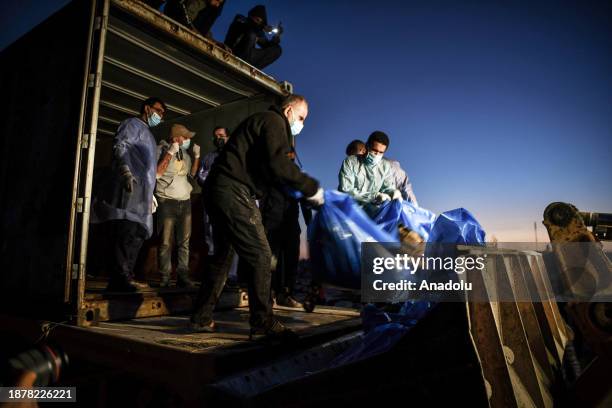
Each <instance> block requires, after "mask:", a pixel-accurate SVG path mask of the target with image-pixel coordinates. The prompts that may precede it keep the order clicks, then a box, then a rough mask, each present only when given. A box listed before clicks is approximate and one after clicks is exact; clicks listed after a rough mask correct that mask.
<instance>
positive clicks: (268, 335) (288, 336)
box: [249, 319, 298, 342]
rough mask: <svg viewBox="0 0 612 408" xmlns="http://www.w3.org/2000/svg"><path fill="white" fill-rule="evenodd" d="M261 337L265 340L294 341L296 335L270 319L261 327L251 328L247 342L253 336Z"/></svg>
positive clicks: (296, 337)
mask: <svg viewBox="0 0 612 408" xmlns="http://www.w3.org/2000/svg"><path fill="white" fill-rule="evenodd" d="M258 335H263V336H264V339H265V340H280V341H288V342H289V341H296V340H297V339H298V336H297V334H295V332H294V331H293V330H291V329H290V328H288V327H286V326H285V325H284V324H282V323H281V322H279V321H278V320H276V319H272V320H271V321H270V323H268V324H265V325H263V326H251V330H250V332H249V340H253V336H258Z"/></svg>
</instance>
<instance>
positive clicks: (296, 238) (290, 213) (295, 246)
mask: <svg viewBox="0 0 612 408" xmlns="http://www.w3.org/2000/svg"><path fill="white" fill-rule="evenodd" d="M260 208H261V215H262V218H263V224H264V228H265V229H266V235H267V237H268V242H269V244H270V249H271V250H272V255H273V256H274V257H276V260H277V263H276V268H274V270H273V271H272V289H274V291H275V292H276V293H277V294H278V293H280V292H282V291H283V290H284V289H285V288H286V289H287V290H288V291H289V294H292V293H293V289H294V287H295V279H296V277H297V267H298V262H299V259H300V232H301V230H300V222H299V216H300V213H299V211H300V209H299V204H298V201H297V200H295V199H293V198H290V197H287V196H286V195H285V193H284V192H283V191H281V190H280V189H276V188H275V189H270V190H269V191H268V192H267V193H266V195H265V197H264V198H263V200H261V202H260Z"/></svg>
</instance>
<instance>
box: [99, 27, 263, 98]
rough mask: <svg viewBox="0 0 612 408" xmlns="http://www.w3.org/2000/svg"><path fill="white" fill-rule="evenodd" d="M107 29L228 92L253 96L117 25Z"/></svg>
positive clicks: (251, 93)
mask: <svg viewBox="0 0 612 408" xmlns="http://www.w3.org/2000/svg"><path fill="white" fill-rule="evenodd" d="M109 31H110V32H111V33H113V34H114V35H116V36H118V37H120V38H123V39H124V40H126V41H128V42H129V43H131V44H133V45H135V46H137V47H139V48H142V49H143V50H146V51H148V52H149V53H151V54H153V55H156V56H158V57H159V58H162V59H163V60H165V61H168V62H170V63H171V64H173V65H175V66H177V67H179V68H181V69H184V70H185V71H188V72H190V73H192V74H194V75H196V76H198V77H200V78H202V79H204V80H205V81H208V82H212V83H213V84H215V85H218V86H220V87H222V88H223V89H226V90H228V91H230V92H233V93H235V94H238V95H242V96H245V97H247V98H248V97H251V96H253V94H254V93H253V92H247V91H244V90H242V89H239V88H236V87H234V86H231V85H229V84H227V83H225V82H223V81H220V80H218V79H217V78H215V77H214V76H212V75H208V74H206V73H204V72H202V71H201V70H199V69H197V68H195V67H194V66H192V65H189V64H187V63H186V62H184V61H179V60H178V59H176V58H175V57H173V56H171V55H168V54H166V53H164V52H162V51H160V50H158V49H157V48H155V47H152V46H151V45H150V44H147V43H146V42H144V41H142V40H141V39H139V38H137V37H134V36H133V35H131V34H129V33H127V32H125V31H123V30H121V29H119V28H117V27H114V26H110V27H109Z"/></svg>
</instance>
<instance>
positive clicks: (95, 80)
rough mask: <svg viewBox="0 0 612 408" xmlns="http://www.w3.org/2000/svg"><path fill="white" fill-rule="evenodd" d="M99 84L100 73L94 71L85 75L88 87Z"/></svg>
mask: <svg viewBox="0 0 612 408" xmlns="http://www.w3.org/2000/svg"><path fill="white" fill-rule="evenodd" d="M100 85H101V82H100V75H99V74H96V73H93V72H92V73H90V74H89V76H88V77H87V86H88V87H89V88H93V87H99V86H100Z"/></svg>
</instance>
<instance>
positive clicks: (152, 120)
mask: <svg viewBox="0 0 612 408" xmlns="http://www.w3.org/2000/svg"><path fill="white" fill-rule="evenodd" d="M161 121H162V119H161V116H159V113H157V112H153V113H152V114H150V115H149V117H148V118H147V122H148V123H149V127H155V126H157V125H159V124H160V123H161Z"/></svg>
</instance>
